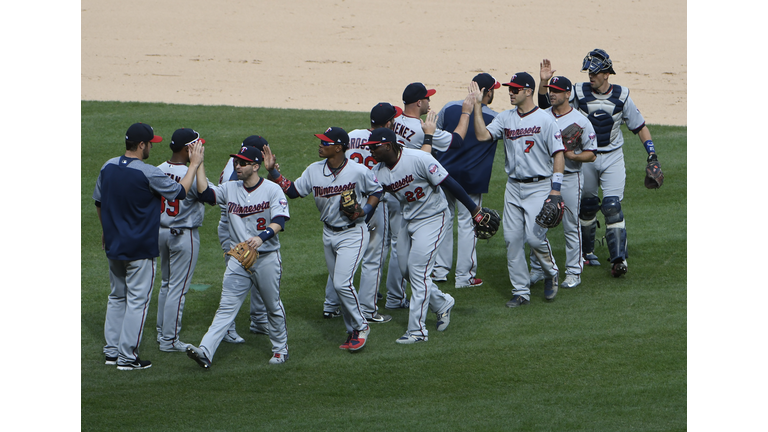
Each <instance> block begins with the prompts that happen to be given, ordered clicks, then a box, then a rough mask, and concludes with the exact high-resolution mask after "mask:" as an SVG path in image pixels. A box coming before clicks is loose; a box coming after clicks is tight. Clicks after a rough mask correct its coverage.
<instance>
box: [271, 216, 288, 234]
mask: <svg viewBox="0 0 768 432" xmlns="http://www.w3.org/2000/svg"><path fill="white" fill-rule="evenodd" d="M271 223H276V224H278V225H280V231H285V216H275V217H274V218H272V221H271Z"/></svg>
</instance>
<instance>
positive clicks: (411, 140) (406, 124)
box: [392, 114, 453, 151]
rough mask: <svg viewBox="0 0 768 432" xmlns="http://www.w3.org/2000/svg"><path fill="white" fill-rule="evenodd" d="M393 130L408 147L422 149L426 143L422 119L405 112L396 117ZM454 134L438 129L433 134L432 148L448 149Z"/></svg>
mask: <svg viewBox="0 0 768 432" xmlns="http://www.w3.org/2000/svg"><path fill="white" fill-rule="evenodd" d="M392 130H394V131H395V134H397V140H398V141H400V142H402V143H403V144H405V146H406V147H407V148H411V149H417V150H418V149H420V148H421V146H422V145H424V131H423V130H422V129H421V119H420V118H416V117H408V116H406V115H405V114H403V115H401V116H399V117H396V118H395V125H394V126H393V127H392ZM452 140H453V134H452V133H450V132H446V131H444V130H441V129H437V130H436V131H435V133H434V134H432V150H437V151H446V150H448V147H450V145H451V141H452Z"/></svg>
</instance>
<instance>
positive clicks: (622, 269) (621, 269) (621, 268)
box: [611, 260, 627, 278]
mask: <svg viewBox="0 0 768 432" xmlns="http://www.w3.org/2000/svg"><path fill="white" fill-rule="evenodd" d="M611 274H612V275H613V277H615V278H617V277H620V276H621V275H625V274H627V262H626V261H624V260H621V261H616V262H615V263H613V267H612V268H611Z"/></svg>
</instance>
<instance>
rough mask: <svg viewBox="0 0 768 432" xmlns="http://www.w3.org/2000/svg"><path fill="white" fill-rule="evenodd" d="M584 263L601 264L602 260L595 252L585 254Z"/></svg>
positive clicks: (589, 264) (590, 264)
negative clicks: (599, 259) (598, 258)
mask: <svg viewBox="0 0 768 432" xmlns="http://www.w3.org/2000/svg"><path fill="white" fill-rule="evenodd" d="M584 265H588V266H599V265H600V261H598V260H597V255H595V254H594V253H588V254H584Z"/></svg>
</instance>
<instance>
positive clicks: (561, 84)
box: [544, 76, 571, 92]
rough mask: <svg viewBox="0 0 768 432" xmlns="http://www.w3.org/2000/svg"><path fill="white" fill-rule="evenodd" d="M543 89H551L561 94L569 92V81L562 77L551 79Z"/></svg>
mask: <svg viewBox="0 0 768 432" xmlns="http://www.w3.org/2000/svg"><path fill="white" fill-rule="evenodd" d="M544 87H549V88H551V89H555V90H560V91H563V92H567V91H571V80H569V79H568V78H566V77H564V76H556V77H552V79H551V80H549V84H548V85H545V86H544Z"/></svg>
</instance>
